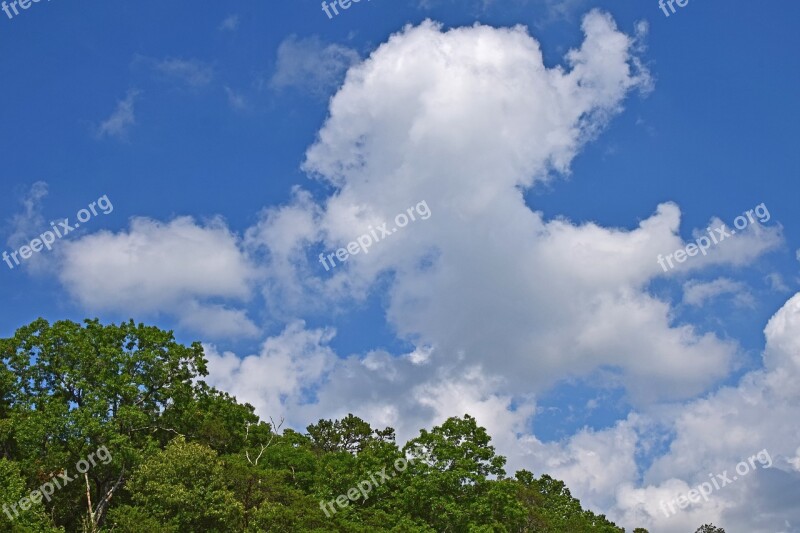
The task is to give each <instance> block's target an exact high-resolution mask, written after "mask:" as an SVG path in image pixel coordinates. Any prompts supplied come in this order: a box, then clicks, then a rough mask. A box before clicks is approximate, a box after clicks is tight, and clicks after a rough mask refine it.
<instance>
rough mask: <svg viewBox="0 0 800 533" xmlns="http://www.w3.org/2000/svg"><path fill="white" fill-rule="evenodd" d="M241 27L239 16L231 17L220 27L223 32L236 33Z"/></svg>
mask: <svg viewBox="0 0 800 533" xmlns="http://www.w3.org/2000/svg"><path fill="white" fill-rule="evenodd" d="M238 27H239V15H229V16H228V17H226V18H225V20H223V21H222V23H221V24H220V25H219V29H220V30H221V31H236V29H237V28H238Z"/></svg>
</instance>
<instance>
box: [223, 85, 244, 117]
mask: <svg viewBox="0 0 800 533" xmlns="http://www.w3.org/2000/svg"><path fill="white" fill-rule="evenodd" d="M225 94H226V95H228V104H229V105H230V106H231V107H232V108H233V109H235V110H237V111H244V110H246V109H247V107H248V106H247V100H246V99H245V97H244V95H242V93H239V92H237V91H235V90H233V89H231V88H230V87H228V86H227V85H226V86H225Z"/></svg>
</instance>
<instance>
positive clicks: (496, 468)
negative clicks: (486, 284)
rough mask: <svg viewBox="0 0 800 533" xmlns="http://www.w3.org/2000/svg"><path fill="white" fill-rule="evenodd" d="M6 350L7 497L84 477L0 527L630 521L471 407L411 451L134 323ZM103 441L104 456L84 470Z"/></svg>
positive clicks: (65, 333) (7, 501)
mask: <svg viewBox="0 0 800 533" xmlns="http://www.w3.org/2000/svg"><path fill="white" fill-rule="evenodd" d="M0 361H2V365H0V505H14V504H18V502H20V500H22V499H23V498H25V497H27V496H30V494H31V492H32V491H34V490H35V489H37V488H39V487H40V486H41V485H42V484H43V483H46V482H49V481H50V480H53V479H55V478H56V477H58V476H59V475H61V474H65V473H71V475H73V476H74V478H75V480H74V481H72V482H71V483H69V484H67V485H65V486H63V487H62V488H59V489H58V490H56V491H55V492H54V494H53V495H52V498H50V499H49V501H41V502H34V503H33V504H31V505H30V506H28V508H27V509H26V510H24V511H22V512H20V513H19V515H18V516H16V517H14V518H13V520H12V519H10V518H9V517H8V516H7V515H6V514H5V513H0V530H2V531H14V532H31V533H56V532H59V531H60V532H73V531H75V532H78V531H81V532H100V531H114V532H117V533H127V532H130V533H134V532H136V533H178V532H184V531H192V532H195V531H196V532H237V531H238V532H262V531H281V532H283V531H302V532H318V533H322V532H330V531H341V532H364V533H366V532H375V531H378V532H380V531H385V532H395V533H433V532H453V533H455V532H459V533H460V532H472V533H489V532H493V533H500V532H515V533H524V532H567V531H569V532H577V533H582V532H599V533H606V532H607V533H612V532H621V531H624V530H623V529H622V528H619V527H617V526H616V525H615V524H613V523H612V522H610V521H609V520H607V519H606V518H605V517H604V516H602V515H600V516H598V515H595V514H594V513H592V512H591V511H588V510H585V509H583V508H582V507H581V505H580V502H579V501H578V500H577V499H575V498H573V497H572V495H571V494H570V491H569V489H568V488H567V487H566V486H565V485H564V483H562V482H561V481H558V480H556V479H553V478H551V477H550V476H547V475H542V476H540V477H538V478H537V477H535V476H534V475H533V474H532V473H531V472H528V471H525V470H522V471H519V472H517V473H516V475H515V476H514V477H508V476H507V474H506V472H505V470H504V466H505V458H504V457H502V456H500V455H498V454H497V453H496V452H495V449H494V447H493V446H492V445H491V437H490V436H489V435H488V433H487V432H486V430H485V429H484V428H482V427H480V426H479V425H478V424H477V421H476V420H475V419H474V418H473V417H471V416H469V415H464V416H463V417H453V418H450V419H448V420H446V421H445V422H444V423H443V424H442V425H441V426H437V427H434V428H433V429H431V430H426V429H422V430H421V431H420V434H419V436H418V437H416V438H415V439H412V440H411V441H410V442H408V443H406V444H405V445H404V446H402V447H399V446H398V445H397V444H396V442H395V433H394V429H392V428H384V429H374V428H372V427H371V426H370V425H369V424H368V423H367V422H365V421H364V420H362V419H360V418H358V417H357V416H354V415H352V414H350V415H348V416H346V417H345V418H343V419H341V420H320V421H319V422H318V423H316V424H312V425H310V426H308V428H306V432H305V433H300V432H297V431H294V430H292V429H288V428H287V429H284V428H282V426H283V421H282V420H280V421H279V422H276V421H275V420H273V419H269V421H266V420H261V419H259V417H258V416H256V414H255V413H254V409H253V407H252V406H250V405H247V404H240V403H238V402H237V401H236V399H235V398H233V397H231V396H230V395H228V394H226V393H224V392H221V391H218V390H216V389H214V388H212V387H209V386H208V385H207V384H206V383H205V382H204V381H203V378H204V377H205V376H206V374H207V371H206V360H205V358H204V356H203V350H202V347H201V345H200V344H199V343H194V344H192V345H190V346H184V345H181V344H179V343H177V342H176V341H175V339H174V337H173V335H172V332H168V331H162V330H160V329H158V328H154V327H148V326H145V325H142V324H138V325H137V324H134V323H133V321H131V322H127V323H122V324H118V325H115V324H111V325H102V324H100V323H99V322H98V321H96V320H87V321H85V322H84V323H83V324H77V323H75V322H70V321H60V322H55V323H53V324H50V323H48V322H47V321H45V320H43V319H39V320H36V321H34V322H33V323H31V324H29V325H27V326H24V327H22V328H20V329H19V330H18V331H17V332H16V333H15V335H14V336H13V337H11V338H6V339H0ZM101 447H105V448H106V449H107V450H108V451H109V452H110V457H109V460H108V461H103V462H97V463H96V464H94V465H93V466H92V467H91V468H89V469H88V470H86V472H85V474H82V475H78V474H76V473H75V468H76V467H75V465H76V464H78V463H79V461H81V460H82V459H86V458H87V457H88V456H89V455H90V454H91V453H92V452H95V451H96V450H98V449H100V448H101ZM398 465H403V468H400V466H398ZM367 484H369V490H368V491H367V490H366V485H367ZM356 487H362V488H363V489H364V491H363V492H359V491H357V490H356ZM354 491H355V492H354ZM337 499H338V502H337ZM326 505H327V507H326ZM703 528H706V529H703ZM703 528H701V529H698V533H714V532H717V531H722V530H721V529H715V528H713V526H703ZM708 528H711V529H708Z"/></svg>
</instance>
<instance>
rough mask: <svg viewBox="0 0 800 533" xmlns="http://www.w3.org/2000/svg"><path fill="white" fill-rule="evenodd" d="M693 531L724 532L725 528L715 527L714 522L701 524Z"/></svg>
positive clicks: (704, 532) (701, 532)
mask: <svg viewBox="0 0 800 533" xmlns="http://www.w3.org/2000/svg"><path fill="white" fill-rule="evenodd" d="M694 533H725V530H724V529H722V528H721V527H717V526H715V525H714V524H703V525H702V526H700V527H698V528H697V531H695V532H694Z"/></svg>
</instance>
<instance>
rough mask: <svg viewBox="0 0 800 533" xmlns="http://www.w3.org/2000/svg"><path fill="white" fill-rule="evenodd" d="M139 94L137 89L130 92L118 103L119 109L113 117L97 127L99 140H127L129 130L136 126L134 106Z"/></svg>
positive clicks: (112, 114) (115, 110)
mask: <svg viewBox="0 0 800 533" xmlns="http://www.w3.org/2000/svg"><path fill="white" fill-rule="evenodd" d="M139 94H140V91H138V90H137V89H130V90H128V93H127V95H126V96H125V98H124V99H123V100H120V101H119V102H117V107H116V109H114V112H113V113H111V116H110V117H108V118H107V119H106V120H104V121H103V122H102V123H101V124H100V125H99V126H98V127H97V131H96V134H97V137H98V138H100V139H102V138H106V137H116V138H117V139H123V140H124V139H127V136H128V130H129V129H130V127H131V126H133V125H134V124H136V115H135V113H134V104H135V102H136V99H137V98H138V97H139Z"/></svg>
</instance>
